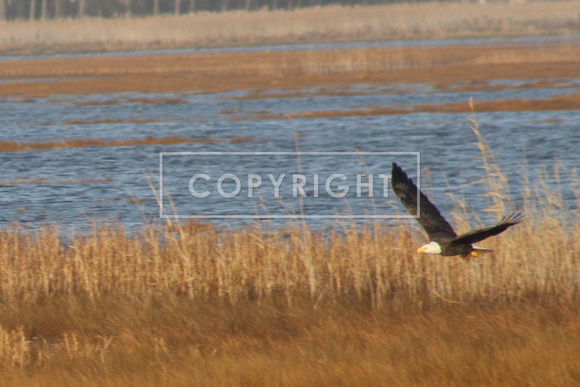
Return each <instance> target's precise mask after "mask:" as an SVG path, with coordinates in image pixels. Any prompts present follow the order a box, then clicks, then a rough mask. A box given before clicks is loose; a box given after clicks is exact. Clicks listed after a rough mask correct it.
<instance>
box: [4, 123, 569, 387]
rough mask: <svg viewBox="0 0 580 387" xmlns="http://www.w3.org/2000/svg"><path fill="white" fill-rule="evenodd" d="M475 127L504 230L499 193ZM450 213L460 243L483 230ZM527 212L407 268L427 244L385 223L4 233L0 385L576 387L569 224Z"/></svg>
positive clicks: (551, 197)
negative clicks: (493, 233) (452, 252)
mask: <svg viewBox="0 0 580 387" xmlns="http://www.w3.org/2000/svg"><path fill="white" fill-rule="evenodd" d="M472 123H473V125H474V127H473V130H474V132H475V134H476V135H477V137H478V140H479V142H478V146H479V149H480V150H481V155H482V165H483V167H484V168H485V169H486V171H487V179H486V180H485V181H484V183H486V184H488V186H489V191H490V193H492V192H493V193H494V194H493V195H492V199H493V205H492V206H490V208H489V209H488V210H489V211H492V212H493V213H496V214H497V215H498V216H500V215H501V214H502V213H505V212H507V211H508V209H509V207H510V206H511V205H510V202H509V198H508V197H507V196H506V194H505V192H507V188H508V187H507V186H505V183H504V180H503V177H502V174H501V171H500V170H499V169H498V167H497V163H496V160H495V156H494V155H493V153H492V152H491V150H490V149H489V148H488V146H487V144H486V143H485V140H484V139H483V137H482V136H481V135H480V133H479V131H478V130H477V122H476V121H473V122H472ZM551 168H553V169H554V175H555V176H557V177H558V179H559V181H560V182H561V185H562V187H564V189H569V188H572V189H577V186H576V185H575V184H576V183H577V181H578V180H577V176H576V175H575V171H570V170H568V171H566V170H563V169H562V167H561V166H559V165H554V166H553V167H551ZM562 187H561V188H562ZM461 208H462V206H461V203H459V202H458V211H457V213H454V216H453V218H452V219H453V221H454V223H455V224H456V225H457V226H458V228H459V231H464V230H466V229H468V228H469V227H470V224H471V225H472V226H473V225H476V223H477V222H475V223H474V222H473V221H469V219H468V214H469V213H468V212H467V213H465V212H464V210H462V209H461ZM524 211H525V214H526V220H525V222H524V223H522V224H520V225H518V226H516V227H514V228H512V229H510V230H509V231H507V232H506V233H504V234H501V235H500V236H498V237H495V238H492V239H490V240H488V241H485V242H484V243H482V245H483V246H485V247H491V248H493V249H494V250H495V252H494V253H493V254H490V255H484V256H482V257H480V258H478V259H476V260H472V261H471V262H469V263H468V262H465V261H463V260H461V259H460V258H440V257H426V256H420V255H417V254H416V253H415V250H416V248H417V246H419V245H420V244H422V242H423V241H424V239H423V237H422V236H421V235H420V234H419V233H418V232H416V231H414V230H413V228H410V227H409V225H407V224H396V223H394V224H389V223H381V224H368V225H367V226H366V227H365V228H364V229H356V228H355V227H353V226H352V225H350V224H349V223H346V224H342V225H341V224H336V225H335V227H334V228H330V229H327V230H325V231H314V230H311V229H309V228H308V227H306V226H288V227H287V228H286V229H283V230H276V231H275V232H274V231H273V230H269V229H267V228H265V226H264V227H260V226H257V225H256V227H250V228H245V229H240V230H224V229H220V228H217V227H214V226H212V225H209V224H199V223H181V224H180V223H168V224H163V225H161V224H158V225H150V226H147V227H145V228H143V229H142V231H141V232H140V233H137V234H132V235H129V234H127V233H125V231H124V230H123V228H122V227H121V226H116V225H109V226H100V227H96V228H95V230H94V231H93V232H92V233H91V234H89V235H84V236H78V237H75V238H74V239H73V240H70V241H68V242H66V243H64V244H63V243H62V242H61V238H60V235H59V233H58V230H57V229H56V228H54V227H51V226H47V227H45V228H43V229H42V230H39V231H38V232H34V233H30V232H24V231H23V230H22V229H19V228H18V227H17V226H15V227H14V228H12V229H9V230H3V231H2V232H1V235H0V236H1V238H0V265H1V267H2V274H1V275H2V280H1V281H0V299H1V303H0V326H1V329H0V368H2V376H1V377H0V385H7V386H8V385H10V386H14V385H31V384H34V385H45V386H56V385H59V386H60V385H78V384H82V385H176V386H179V385H183V386H185V385H208V386H209V385H212V386H214V385H221V386H228V385H243V384H246V385H275V384H283V385H295V386H299V385H352V384H357V385H369V386H370V385H385V384H396V385H406V384H414V385H457V386H459V385H466V384H469V385H518V386H519V385H530V386H532V385H574V384H577V383H579V382H580V356H579V355H580V344H579V343H580V308H579V307H578V303H577V301H578V296H579V292H580V289H579V287H578V284H579V283H580V281H579V279H580V271H579V268H580V266H579V262H578V260H579V257H580V255H579V254H578V253H579V251H578V246H579V245H580V226H579V225H578V219H577V214H576V213H571V212H568V211H567V210H566V208H565V206H564V205H563V202H562V198H561V190H560V189H558V190H555V191H548V190H547V189H546V188H545V186H544V185H543V184H542V181H541V180H539V181H538V183H537V184H536V185H532V186H530V187H528V191H527V194H526V196H525V208H524ZM466 214H467V215H466Z"/></svg>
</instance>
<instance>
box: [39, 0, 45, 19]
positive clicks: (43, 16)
mask: <svg viewBox="0 0 580 387" xmlns="http://www.w3.org/2000/svg"><path fill="white" fill-rule="evenodd" d="M41 10H42V11H41V13H40V19H41V20H46V0H42V8H41Z"/></svg>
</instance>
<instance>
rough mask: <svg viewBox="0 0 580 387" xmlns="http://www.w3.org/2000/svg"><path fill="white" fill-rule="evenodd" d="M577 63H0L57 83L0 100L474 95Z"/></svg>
mask: <svg viewBox="0 0 580 387" xmlns="http://www.w3.org/2000/svg"><path fill="white" fill-rule="evenodd" d="M579 58H580V45H579V44H575V41H574V40H572V41H570V42H567V43H562V44H554V45H533V46H503V45H500V46H497V45H483V44H478V45H477V44H476V45H457V46H444V47H407V48H388V47H382V48H368V49H348V50H318V51H276V52H274V51H272V52H268V51H266V52H230V53H205V54H176V55H151V56H124V57H92V58H86V57H77V58H55V59H42V60H29V61H3V62H1V61H0V76H2V77H3V78H7V79H15V80H17V79H22V78H26V79H30V78H44V77H50V78H57V79H58V78H61V79H62V80H59V81H54V80H53V81H50V82H47V81H38V82H33V81H29V82H5V83H3V84H2V89H1V90H0V95H3V96H12V97H14V96H20V97H23V98H29V97H38V96H49V95H55V94H70V95H75V94H91V93H110V92H123V91H135V92H142V93H163V92H171V93H177V92H191V91H196V92H220V91H235V90H251V89H255V90H258V91H261V90H299V91H301V90H304V89H306V88H309V87H319V86H324V87H329V88H339V89H345V88H348V87H350V86H351V85H353V84H367V85H375V86H381V87H392V86H393V85H397V84H399V85H400V84H404V83H411V84H417V83H426V84H429V85H432V86H433V87H434V88H443V89H448V88H449V87H450V86H453V87H455V86H459V87H462V88H463V90H464V91H465V90H469V89H470V87H473V88H474V90H477V89H478V88H480V87H481V85H482V84H485V82H487V81H489V80H494V79H507V80H533V81H538V80H543V79H548V78H551V79H555V80H558V81H563V82H565V81H567V80H569V79H575V78H580V65H579V61H580V59H579ZM74 78H77V80H74ZM505 88H511V86H506V87H505Z"/></svg>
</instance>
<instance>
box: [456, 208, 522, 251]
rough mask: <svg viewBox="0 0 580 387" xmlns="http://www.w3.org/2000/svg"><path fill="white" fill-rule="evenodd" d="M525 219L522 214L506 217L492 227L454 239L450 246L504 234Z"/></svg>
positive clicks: (516, 213)
mask: <svg viewBox="0 0 580 387" xmlns="http://www.w3.org/2000/svg"><path fill="white" fill-rule="evenodd" d="M523 219H524V217H523V215H522V213H521V212H513V213H512V214H511V215H509V216H504V217H503V218H502V220H500V221H499V223H498V224H496V225H495V226H491V227H486V228H481V229H478V230H473V231H470V232H467V233H465V234H461V235H459V236H458V237H457V238H455V239H453V240H452V241H451V242H450V244H453V245H462V244H473V243H477V242H480V241H482V240H484V239H487V238H489V237H490V236H494V235H497V234H499V233H502V232H504V231H505V230H507V229H508V228H510V227H511V226H514V225H516V224H518V223H520V222H521V221H522V220H523Z"/></svg>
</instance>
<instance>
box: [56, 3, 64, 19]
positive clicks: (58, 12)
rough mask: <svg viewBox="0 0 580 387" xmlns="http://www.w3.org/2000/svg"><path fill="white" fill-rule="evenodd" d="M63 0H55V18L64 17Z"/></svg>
mask: <svg viewBox="0 0 580 387" xmlns="http://www.w3.org/2000/svg"><path fill="white" fill-rule="evenodd" d="M62 1H63V0H54V17H55V19H58V18H60V17H62Z"/></svg>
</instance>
